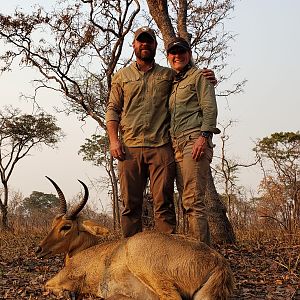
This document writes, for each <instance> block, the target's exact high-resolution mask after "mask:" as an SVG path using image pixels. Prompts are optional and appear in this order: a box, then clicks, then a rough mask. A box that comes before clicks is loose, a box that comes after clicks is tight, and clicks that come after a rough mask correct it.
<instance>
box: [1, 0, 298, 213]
mask: <svg viewBox="0 0 300 300" xmlns="http://www.w3.org/2000/svg"><path fill="white" fill-rule="evenodd" d="M36 2H38V3H40V4H42V5H44V4H45V3H48V4H49V2H50V1H47V2H46V1H38V0H36V1H35V0H31V1H26V3H27V4H26V6H28V5H29V3H36ZM16 5H20V6H22V5H24V1H21V0H10V1H5V3H2V5H1V6H2V7H1V13H2V14H6V13H10V12H11V11H12V8H13V7H15V6H16ZM44 6H45V5H44ZM299 13H300V1H298V0H242V1H237V2H236V5H235V10H234V12H233V14H232V16H233V18H232V20H230V21H228V23H227V24H225V26H226V28H227V29H228V30H231V31H232V32H233V33H236V34H238V36H237V37H236V41H235V42H234V43H232V56H231V58H230V59H229V61H228V62H229V64H230V66H231V67H232V69H236V68H238V69H239V71H238V72H237V74H236V75H235V77H234V78H233V80H239V79H247V80H248V82H247V85H246V86H245V92H244V93H243V94H239V95H236V96H230V97H229V98H227V99H225V98H218V106H219V119H218V120H219V122H220V123H222V124H226V122H227V121H228V120H229V119H232V120H236V121H237V123H236V124H235V125H234V127H232V128H231V129H230V131H229V133H230V140H229V142H228V155H229V156H231V157H233V158H236V159H239V161H240V162H241V163H249V162H252V161H253V160H254V153H253V151H252V148H253V147H254V141H255V140H256V139H258V138H262V137H265V136H269V135H270V134H272V133H274V132H277V131H297V130H300V121H299V114H300V101H299V100H300V99H299V93H298V87H299V86H300V76H299V69H300V61H299V53H300V34H299V32H298V31H299V28H300V21H299ZM32 79H34V73H32V72H29V71H24V70H23V71H20V70H18V69H17V68H16V69H15V71H14V72H11V73H8V74H3V75H2V76H1V77H0V88H1V108H2V107H3V106H4V105H5V104H12V105H13V106H14V107H20V108H21V109H22V110H23V111H24V112H30V111H31V104H30V103H28V102H24V100H20V99H19V96H20V94H21V93H24V94H30V93H31V92H32V91H33V88H32V85H31V83H30V80H32ZM39 99H40V101H39V104H40V105H41V106H43V107H45V108H46V109H47V112H48V113H53V112H54V111H53V109H52V107H53V106H60V107H62V106H61V99H60V98H59V96H58V95H53V94H50V93H46V92H45V93H44V94H42V95H40V97H39ZM57 118H58V120H59V126H60V127H62V129H63V131H64V132H65V134H66V137H65V139H64V140H63V142H61V143H59V144H58V149H55V150H53V149H48V148H45V147H44V148H43V150H42V151H33V152H31V156H30V157H27V158H25V159H23V160H22V161H21V162H20V163H19V164H18V165H17V167H16V169H15V171H14V173H13V175H12V178H11V181H10V186H11V188H13V189H14V190H19V191H21V192H22V193H23V195H24V196H29V195H30V193H31V192H32V191H42V192H45V193H55V191H54V189H53V187H52V186H51V184H50V183H49V182H48V181H47V180H46V179H45V177H44V176H45V175H47V176H50V177H52V178H53V179H54V180H55V181H56V182H57V183H58V184H59V186H60V187H61V189H62V190H63V191H64V192H65V194H66V197H67V198H72V197H73V196H74V195H75V194H77V193H78V192H79V191H80V190H81V186H80V184H79V183H78V182H77V179H81V180H83V181H84V182H86V183H87V184H90V180H94V179H95V178H97V177H98V176H99V175H100V176H103V175H104V173H103V172H102V171H101V170H99V169H98V168H96V167H93V166H92V165H91V164H90V163H86V162H82V157H81V156H79V155H78V154H77V153H78V150H79V147H80V145H81V144H83V142H84V139H85V138H89V137H90V135H91V134H92V133H94V132H95V130H96V122H95V121H93V120H91V121H89V122H88V124H87V125H84V126H82V124H81V123H80V122H79V121H78V120H77V119H76V117H72V116H68V117H66V116H65V115H63V114H59V115H57ZM218 139H219V138H218V137H216V138H215V142H216V144H217V147H216V149H215V154H218V151H219V150H220V148H219V147H218ZM261 178H262V174H261V172H260V170H259V169H258V168H251V169H244V170H241V174H240V180H239V185H243V186H245V187H246V188H247V189H248V190H249V189H252V190H253V191H256V190H257V186H258V183H259V181H260V180H261ZM91 198H92V200H93V201H95V202H96V201H98V199H99V194H97V195H96V193H93V194H92V197H91ZM100 198H101V199H102V200H103V201H104V199H106V198H107V192H105V191H104V192H102V193H101V196H100ZM104 202H105V201H104ZM103 205H104V207H105V208H106V210H109V207H108V205H107V204H106V203H103Z"/></svg>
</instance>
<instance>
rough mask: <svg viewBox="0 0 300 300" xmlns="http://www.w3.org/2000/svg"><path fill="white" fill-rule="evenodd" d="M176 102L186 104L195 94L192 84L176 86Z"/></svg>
mask: <svg viewBox="0 0 300 300" xmlns="http://www.w3.org/2000/svg"><path fill="white" fill-rule="evenodd" d="M177 93H178V94H177V96H176V102H187V101H188V100H189V99H190V98H191V97H193V96H194V95H195V93H196V88H195V85H194V84H183V85H180V86H178V90H177Z"/></svg>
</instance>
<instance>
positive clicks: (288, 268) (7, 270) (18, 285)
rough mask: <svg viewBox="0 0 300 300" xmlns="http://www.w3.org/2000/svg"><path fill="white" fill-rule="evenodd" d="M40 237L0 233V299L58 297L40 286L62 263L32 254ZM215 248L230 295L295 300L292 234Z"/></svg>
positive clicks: (297, 276)
mask: <svg viewBox="0 0 300 300" xmlns="http://www.w3.org/2000/svg"><path fill="white" fill-rule="evenodd" d="M40 239H41V237H33V236H24V235H23V236H20V235H18V236H15V235H11V234H9V235H7V234H6V235H4V234H1V233H0V299H14V300H19V299H32V300H33V299H63V298H58V297H55V296H53V295H50V294H48V293H47V292H45V291H44V290H43V285H44V283H45V282H46V281H47V280H48V279H49V278H51V277H52V276H53V275H54V274H56V273H57V272H58V271H59V270H60V268H61V267H62V263H63V258H62V257H54V258H50V259H37V258H36V257H35V254H34V249H35V247H36V246H37V244H38V241H39V240H40ZM216 248H217V250H218V251H219V252H221V253H222V254H223V255H224V256H225V257H226V258H227V259H228V261H229V262H230V265H231V267H232V270H233V272H234V275H235V281H236V287H235V291H234V295H233V297H232V298H231V299H232V300H238V299H253V300H254V299H256V300H262V299H264V300H265V299H278V300H279V299H280V300H281V299H282V300H300V243H298V242H297V239H294V238H292V237H288V238H286V239H285V240H284V241H282V240H281V241H279V240H278V239H265V240H261V241H259V242H258V241H256V242H253V241H248V242H247V241H243V242H238V243H237V244H236V245H234V246H232V245H231V246H228V245H227V246H226V245H223V246H218V247H216ZM66 299H67V298H66ZM85 299H96V298H92V297H87V298H85ZM141 300H142V299H141Z"/></svg>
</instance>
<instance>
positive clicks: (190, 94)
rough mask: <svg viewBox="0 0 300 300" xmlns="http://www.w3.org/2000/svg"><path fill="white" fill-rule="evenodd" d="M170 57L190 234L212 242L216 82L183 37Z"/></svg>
mask: <svg viewBox="0 0 300 300" xmlns="http://www.w3.org/2000/svg"><path fill="white" fill-rule="evenodd" d="M167 57H168V61H169V63H170V65H171V67H172V69H173V70H174V71H175V72H176V75H175V79H174V82H173V87H172V92H171V95H170V99H169V109H170V113H171V125H170V133H171V137H172V144H173V148H174V151H175V161H176V169H177V172H176V183H177V188H178V191H179V193H180V195H182V205H183V207H184V209H185V213H186V214H187V219H188V226H189V234H190V235H191V236H192V237H194V238H196V239H197V240H200V241H202V242H205V243H207V244H210V233H209V226H208V221H207V211H206V208H205V201H204V197H205V191H206V184H207V175H208V169H209V165H210V163H211V160H212V156H213V144H212V136H213V134H217V133H220V130H219V129H218V128H216V124H217V104H216V97H215V90H214V86H213V84H212V83H211V82H210V81H209V80H207V79H206V78H205V76H204V75H203V70H201V69H198V68H196V67H195V66H194V64H193V63H192V51H191V48H190V45H189V43H188V42H187V41H186V40H184V39H183V38H180V37H178V38H175V39H174V40H173V41H172V42H171V43H170V44H169V45H168V47H167Z"/></svg>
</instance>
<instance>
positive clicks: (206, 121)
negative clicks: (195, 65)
mask: <svg viewBox="0 0 300 300" xmlns="http://www.w3.org/2000/svg"><path fill="white" fill-rule="evenodd" d="M197 86H198V87H200V88H199V89H197V92H198V93H199V92H200V95H199V94H198V100H199V105H200V107H201V109H202V112H203V119H202V125H201V131H210V132H213V133H215V134H217V133H220V130H219V129H218V128H216V126H217V115H218V109H217V102H216V95H215V88H214V86H213V85H212V84H211V83H210V82H209V81H208V80H207V79H206V78H205V77H204V76H203V75H202V74H201V75H200V77H199V79H198V82H197Z"/></svg>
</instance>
